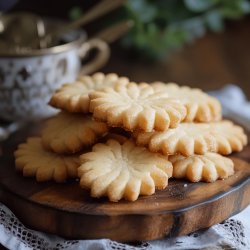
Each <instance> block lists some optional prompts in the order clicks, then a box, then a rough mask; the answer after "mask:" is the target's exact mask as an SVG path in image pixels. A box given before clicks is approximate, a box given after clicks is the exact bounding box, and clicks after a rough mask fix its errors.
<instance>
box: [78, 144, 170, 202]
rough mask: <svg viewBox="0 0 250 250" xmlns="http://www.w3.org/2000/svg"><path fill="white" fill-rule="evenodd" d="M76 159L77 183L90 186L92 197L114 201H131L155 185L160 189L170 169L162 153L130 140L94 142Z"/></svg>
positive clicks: (166, 182) (150, 192) (150, 193)
mask: <svg viewBox="0 0 250 250" xmlns="http://www.w3.org/2000/svg"><path fill="white" fill-rule="evenodd" d="M80 159H81V166H80V167H79V169H78V175H79V177H80V186H81V187H83V188H88V189H90V190H91V196H92V197H101V196H108V198H109V199H110V201H114V202H116V201H119V200H120V199H122V198H125V199H126V200H129V201H135V200H137V199H138V196H139V195H152V194H153V193H154V192H155V188H158V189H164V188H165V187H166V186H167V184H168V179H169V177H171V176H172V170H173V169H172V164H171V163H170V162H169V161H168V160H167V157H166V156H162V155H160V154H155V153H151V152H149V151H148V150H147V149H146V148H144V147H138V146H136V145H135V144H134V142H132V141H131V140H128V141H126V142H125V143H124V144H122V143H119V142H118V141H115V140H109V141H107V143H105V144H103V143H99V144H96V145H95V146H94V147H93V150H92V152H90V153H86V154H83V155H81V156H80Z"/></svg>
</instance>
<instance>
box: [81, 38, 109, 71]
mask: <svg viewBox="0 0 250 250" xmlns="http://www.w3.org/2000/svg"><path fill="white" fill-rule="evenodd" d="M92 49H95V50H97V51H98V52H97V54H96V56H95V58H93V59H92V60H91V61H90V62H88V63H87V64H84V65H83V66H82V67H81V70H80V75H87V74H90V73H93V72H94V71H96V70H97V69H99V68H101V67H102V66H103V65H104V64H105V63H106V62H107V61H108V59H109V56H110V49H109V46H108V44H107V43H106V42H104V41H102V40H100V39H98V38H93V39H90V40H88V41H87V42H84V43H83V44H82V46H81V48H80V50H79V56H80V57H81V58H84V57H85V55H86V54H87V53H88V52H90V51H91V50H92Z"/></svg>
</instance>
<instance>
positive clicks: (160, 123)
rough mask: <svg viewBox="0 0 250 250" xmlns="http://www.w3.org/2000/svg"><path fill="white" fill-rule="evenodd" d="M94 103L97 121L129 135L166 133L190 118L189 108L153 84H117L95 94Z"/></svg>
mask: <svg viewBox="0 0 250 250" xmlns="http://www.w3.org/2000/svg"><path fill="white" fill-rule="evenodd" d="M90 99H91V102H90V112H92V113H93V116H94V118H95V119H97V120H101V121H105V122H107V123H108V124H109V125H110V126H111V127H123V128H125V129H126V130H129V131H133V130H136V129H139V130H142V131H148V132H149V131H152V130H154V129H155V130H160V131H163V130H166V129H168V128H169V127H176V126H177V125H178V124H179V123H180V122H181V121H182V120H183V119H184V118H185V116H186V108H185V107H184V105H183V104H181V102H180V101H179V100H176V99H174V98H169V96H168V94H167V93H166V92H162V91H156V90H155V89H153V88H152V87H151V86H150V85H149V84H143V85H137V84H135V83H129V84H127V85H126V86H124V85H120V84H116V85H115V86H114V87H112V88H111V87H109V88H105V89H103V90H102V91H95V92H92V93H91V94H90Z"/></svg>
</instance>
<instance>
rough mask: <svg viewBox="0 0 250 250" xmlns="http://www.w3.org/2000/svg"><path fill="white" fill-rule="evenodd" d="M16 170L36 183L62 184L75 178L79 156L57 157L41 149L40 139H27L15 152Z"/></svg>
mask: <svg viewBox="0 0 250 250" xmlns="http://www.w3.org/2000/svg"><path fill="white" fill-rule="evenodd" d="M15 163H16V169H17V170H18V171H21V172H22V173H23V176H26V177H35V178H36V180H37V181H39V182H42V181H49V180H54V181H56V182H64V181H66V180H67V179H68V178H76V177H77V168H78V167H79V165H80V164H79V155H77V154H76V155H69V156H65V155H58V154H56V153H53V152H50V151H47V150H45V149H44V148H43V146H42V143H41V138H40V137H31V138H28V140H27V142H26V143H22V144H20V145H19V146H18V149H17V150H16V151H15Z"/></svg>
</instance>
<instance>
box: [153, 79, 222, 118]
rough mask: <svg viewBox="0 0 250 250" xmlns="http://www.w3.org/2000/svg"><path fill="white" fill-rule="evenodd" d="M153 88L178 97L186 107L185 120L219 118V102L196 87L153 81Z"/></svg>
mask: <svg viewBox="0 0 250 250" xmlns="http://www.w3.org/2000/svg"><path fill="white" fill-rule="evenodd" d="M151 86H153V88H155V89H156V90H159V91H166V92H167V93H168V94H169V96H170V97H172V98H177V99H179V100H180V101H181V102H182V103H183V104H184V105H185V106H186V109H187V115H186V117H185V119H184V121H186V122H192V121H197V122H211V121H219V120H221V105H220V102H219V101H218V100H217V99H216V98H214V97H212V96H209V95H207V94H206V93H204V92H203V91H202V90H200V89H197V88H190V87H187V86H178V85H177V84H175V83H167V84H166V83H163V82H154V83H152V84H151Z"/></svg>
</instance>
